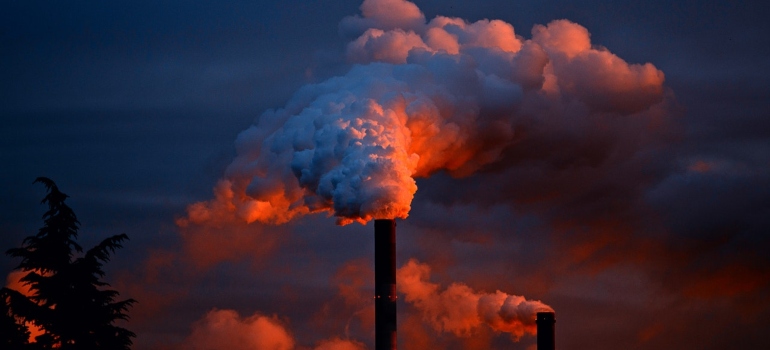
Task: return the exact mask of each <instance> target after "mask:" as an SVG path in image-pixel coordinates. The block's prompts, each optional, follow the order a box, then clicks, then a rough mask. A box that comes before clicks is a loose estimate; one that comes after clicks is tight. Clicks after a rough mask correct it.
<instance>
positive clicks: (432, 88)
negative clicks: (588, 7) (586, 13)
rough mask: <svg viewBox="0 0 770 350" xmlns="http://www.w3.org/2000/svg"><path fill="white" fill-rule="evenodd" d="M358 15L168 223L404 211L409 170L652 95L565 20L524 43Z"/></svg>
mask: <svg viewBox="0 0 770 350" xmlns="http://www.w3.org/2000/svg"><path fill="white" fill-rule="evenodd" d="M393 9H401V10H399V11H394V10H393ZM361 11H362V16H352V17H348V18H346V19H344V20H343V21H342V23H341V25H340V30H341V31H342V32H343V34H346V35H351V36H353V37H355V39H353V40H352V41H351V42H350V43H349V45H348V47H347V56H348V59H349V60H350V61H351V62H353V63H357V65H354V66H353V67H352V69H351V70H350V71H349V72H348V73H347V74H345V75H344V76H339V77H334V78H331V79H329V80H327V81H324V82H321V83H318V84H311V85H307V86H305V87H303V88H302V89H300V90H299V91H298V92H297V93H296V94H295V95H294V97H293V98H292V99H291V100H290V101H289V102H288V103H287V105H286V106H285V107H284V108H281V109H278V110H270V111H267V112H265V113H264V114H263V115H262V116H261V117H260V118H259V119H258V120H257V122H256V123H255V124H254V125H253V126H252V127H250V128H249V129H247V130H245V131H243V132H242V133H241V134H240V135H239V136H238V138H237V140H236V150H237V153H238V155H237V157H236V158H235V160H234V161H233V162H232V164H230V166H229V167H228V169H227V171H226V173H225V175H224V177H223V179H222V180H221V181H220V182H219V184H218V185H217V187H216V188H215V198H214V199H212V200H211V201H207V202H200V203H196V204H193V205H191V206H190V207H189V208H188V217H187V218H186V219H183V221H181V222H182V223H185V222H201V221H205V220H219V219H217V218H218V217H231V218H234V219H236V220H240V221H245V222H249V223H250V222H255V221H258V222H264V223H271V224H280V223H285V222H287V221H289V220H291V219H292V218H294V217H297V216H300V215H305V214H308V213H317V212H325V213H327V214H330V215H334V216H336V217H337V222H338V224H343V225H344V224H348V223H351V222H356V221H357V222H361V223H365V222H367V221H369V220H371V219H373V218H405V217H407V216H408V215H409V211H410V210H411V201H412V199H413V198H414V194H415V192H416V191H417V186H416V183H415V180H414V178H415V177H426V176H430V175H431V174H433V173H435V172H438V171H447V172H450V173H452V174H454V175H455V176H466V175H469V174H472V173H474V172H476V171H477V170H479V169H480V168H482V167H484V166H487V165H490V164H495V163H496V162H498V161H500V159H501V154H502V153H503V152H505V151H507V150H509V149H511V148H514V147H516V145H517V142H518V141H519V140H520V139H519V138H520V137H525V136H527V135H526V134H525V133H522V132H521V131H520V130H526V129H527V128H528V127H530V126H532V125H537V126H538V128H540V129H542V128H546V129H544V133H543V134H542V135H539V134H531V135H528V136H529V137H538V136H540V137H545V138H548V139H550V138H552V137H553V135H548V129H547V127H548V125H550V124H553V123H555V122H558V121H560V120H562V121H564V122H568V123H575V124H577V125H580V124H584V125H590V123H584V122H580V121H579V120H577V121H575V120H574V119H581V118H588V117H590V116H594V115H601V116H610V117H616V118H617V117H623V116H631V115H634V114H635V113H640V112H644V111H647V110H650V108H652V107H653V106H655V105H656V104H658V103H660V102H661V101H663V99H664V88H663V81H664V75H663V73H662V72H661V71H659V70H658V69H657V68H655V67H654V66H653V65H651V64H649V63H646V64H629V63H627V62H625V61H624V60H622V59H621V58H619V57H618V56H616V55H614V54H612V53H611V52H609V51H608V50H606V49H604V48H597V47H594V46H593V45H592V44H591V40H590V34H589V32H588V30H587V29H586V28H584V27H582V26H580V25H578V24H575V23H572V22H570V21H567V20H558V21H553V22H551V23H549V24H548V25H547V26H543V25H537V26H535V27H534V28H533V30H532V38H531V39H524V38H523V37H521V36H518V35H517V33H516V32H515V30H514V28H513V26H511V25H510V24H509V23H505V22H503V21H500V20H480V21H476V22H467V21H465V20H463V19H461V18H450V17H443V16H437V17H435V18H434V19H432V20H430V21H427V20H426V18H425V16H424V14H422V12H421V11H420V10H419V8H418V7H417V6H416V5H415V4H413V3H411V2H408V1H404V0H366V1H364V3H363V4H362V6H361ZM596 127H601V125H597V126H596ZM560 129H564V128H563V127H560ZM580 135H584V136H582V137H589V136H587V135H588V133H585V132H580V130H576V132H575V137H581V136H580Z"/></svg>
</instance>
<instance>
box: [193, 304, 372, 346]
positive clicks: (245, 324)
mask: <svg viewBox="0 0 770 350" xmlns="http://www.w3.org/2000/svg"><path fill="white" fill-rule="evenodd" d="M179 348H180V349H201V350H203V349H228V350H294V349H307V350H309V349H310V348H305V347H297V346H296V341H295V340H294V337H293V336H292V335H291V333H290V332H289V330H288V329H287V328H286V326H285V322H284V321H282V320H280V319H279V318H278V317H276V316H272V317H270V316H264V315H261V314H259V313H255V314H254V315H252V316H249V317H241V316H240V315H239V314H238V312H236V311H234V310H217V309H214V310H211V311H209V312H208V313H206V315H205V316H204V317H203V318H202V319H200V320H198V321H197V322H196V323H195V324H194V325H193V329H192V333H191V334H190V335H189V336H188V337H187V338H186V339H185V340H184V342H183V343H182V344H181V346H180V347H179ZM365 349H366V346H364V345H363V344H362V343H360V342H357V341H353V340H346V339H341V338H330V339H325V340H322V341H320V342H319V343H318V344H317V346H315V347H313V350H365Z"/></svg>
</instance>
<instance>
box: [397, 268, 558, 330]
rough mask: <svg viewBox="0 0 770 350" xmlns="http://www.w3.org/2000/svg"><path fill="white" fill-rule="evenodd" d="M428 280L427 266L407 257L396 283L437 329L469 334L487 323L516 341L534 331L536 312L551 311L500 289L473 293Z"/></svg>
mask: <svg viewBox="0 0 770 350" xmlns="http://www.w3.org/2000/svg"><path fill="white" fill-rule="evenodd" d="M429 279H430V267H429V266H428V265H427V264H421V263H419V262H418V261H416V260H410V261H409V262H407V263H406V265H404V266H402V267H401V268H399V269H398V273H397V286H398V290H399V292H401V293H404V296H405V299H406V302H407V303H410V304H413V305H414V307H415V308H416V309H418V310H419V311H420V313H421V314H422V318H423V320H425V321H426V322H428V323H429V324H430V325H431V326H432V327H433V328H434V329H435V330H437V331H441V332H451V333H453V334H455V335H457V336H469V335H471V334H472V333H474V332H475V331H477V329H478V328H479V327H481V326H482V325H487V326H488V327H490V328H492V329H493V330H495V331H498V332H505V333H509V334H510V335H511V337H512V338H513V339H516V340H518V339H519V338H521V337H522V336H523V335H524V334H537V326H536V325H535V316H536V313H537V312H545V311H553V309H552V308H551V307H550V306H548V305H545V304H543V303H541V302H540V301H532V300H526V299H525V298H524V297H521V296H517V295H511V294H507V293H504V292H501V291H499V290H498V291H496V292H494V293H484V292H476V291H474V290H472V289H471V288H470V287H468V286H467V285H465V284H462V283H452V284H451V285H449V287H447V288H446V289H443V290H442V289H441V287H440V286H439V285H438V284H435V283H431V282H429Z"/></svg>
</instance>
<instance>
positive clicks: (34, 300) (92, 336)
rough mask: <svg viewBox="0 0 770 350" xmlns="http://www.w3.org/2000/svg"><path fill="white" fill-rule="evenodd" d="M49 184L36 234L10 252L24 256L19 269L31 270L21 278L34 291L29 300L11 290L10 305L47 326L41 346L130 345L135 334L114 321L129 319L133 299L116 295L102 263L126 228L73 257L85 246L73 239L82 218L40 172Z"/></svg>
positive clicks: (39, 340) (39, 341)
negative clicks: (46, 209) (43, 210)
mask: <svg viewBox="0 0 770 350" xmlns="http://www.w3.org/2000/svg"><path fill="white" fill-rule="evenodd" d="M35 182H40V183H42V184H44V185H45V186H46V188H47V189H48V194H47V195H46V196H45V198H43V201H42V203H45V204H48V211H46V212H45V214H43V221H44V225H43V227H42V228H40V230H39V231H38V233H37V234H36V235H34V236H29V237H27V238H25V239H24V241H23V243H22V246H21V247H20V248H14V249H10V250H8V252H7V254H8V255H10V256H12V257H17V258H21V263H19V266H17V267H16V269H17V270H22V271H25V272H27V274H26V275H25V276H24V277H22V278H21V282H22V283H26V284H28V285H29V289H30V291H31V294H32V295H30V296H29V297H28V299H29V301H31V302H27V303H25V300H20V297H23V296H22V295H21V294H19V293H15V294H14V293H11V294H10V305H11V311H12V312H13V313H14V314H15V315H16V316H19V317H21V318H23V319H24V320H26V321H31V322H33V323H35V324H36V325H38V326H40V327H42V328H43V330H44V332H45V333H44V334H43V335H42V336H38V337H37V338H36V344H35V345H36V346H37V347H39V348H42V349H50V348H58V349H62V350H67V349H129V348H130V346H131V344H132V341H131V338H132V337H135V336H136V335H135V334H134V333H133V332H131V331H129V330H127V329H124V328H121V327H117V326H115V325H114V322H115V321H117V320H120V319H122V320H126V319H128V316H127V315H126V311H127V310H128V308H129V307H130V306H131V304H133V303H135V302H136V301H135V300H133V299H128V300H123V301H115V298H116V297H117V296H118V292H117V291H114V290H108V289H102V288H104V287H106V286H108V284H107V283H105V282H102V281H101V280H100V279H101V278H102V277H104V271H103V270H102V266H103V264H104V263H105V262H107V261H109V258H110V253H114V252H115V250H116V249H118V248H121V247H122V244H121V243H122V242H123V241H124V240H127V239H128V236H126V235H125V234H120V235H116V236H112V237H110V238H107V239H105V240H104V241H102V242H101V243H99V244H98V245H97V246H95V247H93V248H91V249H89V250H88V251H87V252H86V253H85V255H83V256H82V257H78V258H75V254H76V253H81V252H82V248H81V247H80V246H79V245H78V244H77V243H76V242H75V239H77V235H78V228H79V225H80V223H79V222H78V220H77V217H76V216H75V213H74V212H73V211H72V209H70V207H69V206H67V205H66V204H65V203H64V201H65V199H66V198H67V197H68V196H67V195H66V194H64V193H62V192H61V191H59V189H58V187H57V186H56V184H55V183H54V182H53V181H51V180H50V179H48V178H44V177H41V178H38V179H37V180H35Z"/></svg>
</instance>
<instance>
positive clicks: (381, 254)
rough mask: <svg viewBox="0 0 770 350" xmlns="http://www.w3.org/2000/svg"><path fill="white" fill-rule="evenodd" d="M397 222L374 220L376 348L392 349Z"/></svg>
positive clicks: (395, 341)
mask: <svg viewBox="0 0 770 350" xmlns="http://www.w3.org/2000/svg"><path fill="white" fill-rule="evenodd" d="M396 328H397V327H396V221H395V220H388V219H378V220H374V333H375V350H395V349H396V346H397V345H398V344H397V337H396Z"/></svg>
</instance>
